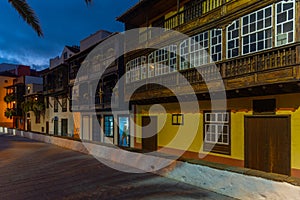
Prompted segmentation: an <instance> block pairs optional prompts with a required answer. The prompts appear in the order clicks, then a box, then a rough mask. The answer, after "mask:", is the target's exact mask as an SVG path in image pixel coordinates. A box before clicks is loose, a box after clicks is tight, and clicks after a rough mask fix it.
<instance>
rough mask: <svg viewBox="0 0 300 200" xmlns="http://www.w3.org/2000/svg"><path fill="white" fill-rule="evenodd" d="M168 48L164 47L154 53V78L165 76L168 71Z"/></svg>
mask: <svg viewBox="0 0 300 200" xmlns="http://www.w3.org/2000/svg"><path fill="white" fill-rule="evenodd" d="M168 50H169V48H168V47H164V48H162V49H158V50H156V51H155V59H154V61H155V76H159V75H163V74H167V73H169V72H170V69H169V63H168V60H169V51H168Z"/></svg>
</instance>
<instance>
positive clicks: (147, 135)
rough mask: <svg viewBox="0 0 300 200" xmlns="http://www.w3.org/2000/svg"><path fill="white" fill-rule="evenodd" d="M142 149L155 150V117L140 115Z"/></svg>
mask: <svg viewBox="0 0 300 200" xmlns="http://www.w3.org/2000/svg"><path fill="white" fill-rule="evenodd" d="M142 136H143V138H142V149H143V150H144V151H151V152H152V151H156V150H157V117H156V116H144V117H142Z"/></svg>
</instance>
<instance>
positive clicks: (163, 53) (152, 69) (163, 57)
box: [148, 45, 177, 77]
mask: <svg viewBox="0 0 300 200" xmlns="http://www.w3.org/2000/svg"><path fill="white" fill-rule="evenodd" d="M176 70H177V46H176V45H170V46H166V47H163V48H161V49H158V50H156V51H154V52H152V53H150V54H149V55H148V77H154V76H160V75H163V74H168V73H171V72H174V71H176Z"/></svg>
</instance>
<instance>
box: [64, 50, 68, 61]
mask: <svg viewBox="0 0 300 200" xmlns="http://www.w3.org/2000/svg"><path fill="white" fill-rule="evenodd" d="M67 58H68V52H65V53H64V60H66V59H67Z"/></svg>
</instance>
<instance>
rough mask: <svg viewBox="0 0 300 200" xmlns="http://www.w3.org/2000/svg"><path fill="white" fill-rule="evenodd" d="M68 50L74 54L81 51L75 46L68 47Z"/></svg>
mask: <svg viewBox="0 0 300 200" xmlns="http://www.w3.org/2000/svg"><path fill="white" fill-rule="evenodd" d="M66 48H68V49H69V50H70V51H72V52H74V53H78V52H79V51H80V49H79V48H78V47H75V46H68V45H67V46H66Z"/></svg>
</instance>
